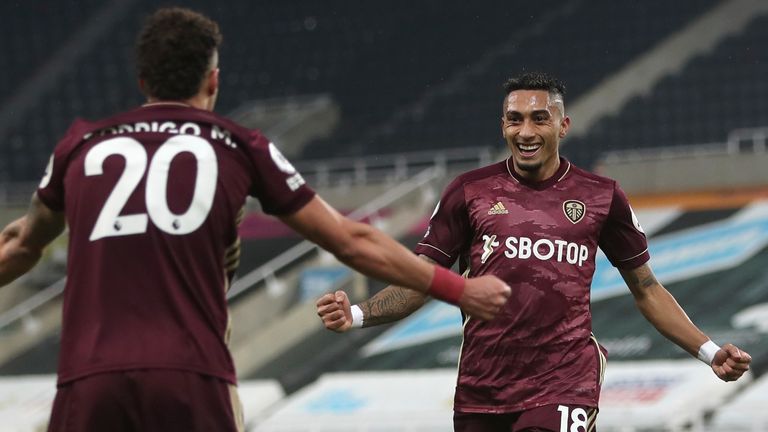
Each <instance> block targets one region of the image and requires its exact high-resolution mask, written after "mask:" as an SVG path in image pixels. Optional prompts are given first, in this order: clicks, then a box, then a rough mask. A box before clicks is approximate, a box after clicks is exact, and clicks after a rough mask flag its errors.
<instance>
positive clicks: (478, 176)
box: [446, 161, 507, 190]
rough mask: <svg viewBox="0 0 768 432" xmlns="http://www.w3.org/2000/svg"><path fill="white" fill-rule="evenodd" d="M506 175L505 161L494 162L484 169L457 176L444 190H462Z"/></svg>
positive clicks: (476, 169)
mask: <svg viewBox="0 0 768 432" xmlns="http://www.w3.org/2000/svg"><path fill="white" fill-rule="evenodd" d="M506 173H507V165H506V161H500V162H496V163H493V164H490V165H486V166H484V167H480V168H475V169H473V170H470V171H466V172H464V173H462V174H459V175H458V176H456V178H454V179H453V181H451V183H449V184H448V187H446V190H450V189H458V188H462V187H463V186H465V185H467V184H470V183H475V182H482V181H484V180H486V179H489V178H492V177H496V176H499V175H505V174H506Z"/></svg>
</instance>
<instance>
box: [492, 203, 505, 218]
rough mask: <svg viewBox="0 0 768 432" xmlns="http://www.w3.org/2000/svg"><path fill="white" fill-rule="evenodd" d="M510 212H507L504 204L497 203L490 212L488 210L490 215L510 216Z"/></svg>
mask: <svg viewBox="0 0 768 432" xmlns="http://www.w3.org/2000/svg"><path fill="white" fill-rule="evenodd" d="M508 213H509V210H507V208H506V207H504V204H502V203H501V202H497V203H496V204H494V205H493V207H491V209H490V210H488V214H489V215H500V214H508Z"/></svg>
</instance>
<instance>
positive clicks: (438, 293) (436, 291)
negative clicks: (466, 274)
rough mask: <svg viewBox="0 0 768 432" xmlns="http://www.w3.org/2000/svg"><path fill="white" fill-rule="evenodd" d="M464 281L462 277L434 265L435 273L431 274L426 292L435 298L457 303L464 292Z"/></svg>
mask: <svg viewBox="0 0 768 432" xmlns="http://www.w3.org/2000/svg"><path fill="white" fill-rule="evenodd" d="M465 282H466V281H465V280H464V278H463V277H461V276H459V275H457V274H456V273H454V272H452V271H450V270H448V269H446V268H443V267H440V266H439V265H436V266H435V274H434V276H432V282H431V283H430V284H429V290H428V291H427V293H428V294H429V295H431V296H432V297H434V298H436V299H440V300H443V301H446V302H448V303H450V304H454V305H458V304H459V299H461V295H462V294H464V284H465Z"/></svg>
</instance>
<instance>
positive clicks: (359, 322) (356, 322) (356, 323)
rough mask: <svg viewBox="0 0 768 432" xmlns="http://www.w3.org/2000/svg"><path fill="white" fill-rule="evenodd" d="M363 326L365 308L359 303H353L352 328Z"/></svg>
mask: <svg viewBox="0 0 768 432" xmlns="http://www.w3.org/2000/svg"><path fill="white" fill-rule="evenodd" d="M362 326H363V310H362V309H360V306H358V305H352V328H360V327H362Z"/></svg>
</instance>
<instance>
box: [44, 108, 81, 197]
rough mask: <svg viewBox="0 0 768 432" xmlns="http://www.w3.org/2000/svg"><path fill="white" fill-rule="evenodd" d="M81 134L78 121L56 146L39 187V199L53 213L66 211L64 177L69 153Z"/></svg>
mask: <svg viewBox="0 0 768 432" xmlns="http://www.w3.org/2000/svg"><path fill="white" fill-rule="evenodd" d="M81 132H82V127H81V124H80V123H79V121H76V122H75V123H73V124H72V126H71V127H70V128H69V130H68V131H67V133H66V134H65V135H64V138H62V139H61V141H59V143H58V144H56V147H55V148H54V150H53V154H51V157H50V158H49V159H48V165H47V166H46V167H45V173H44V174H43V178H42V179H41V180H40V184H39V185H38V187H37V197H38V198H39V199H40V201H42V202H43V204H45V205H46V207H48V208H49V209H51V210H53V211H64V177H65V175H66V173H67V163H68V160H69V153H70V152H71V151H72V149H73V148H74V147H75V146H74V144H75V143H77V142H79V141H80V140H81V139H82V136H81V135H80V133H81Z"/></svg>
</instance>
